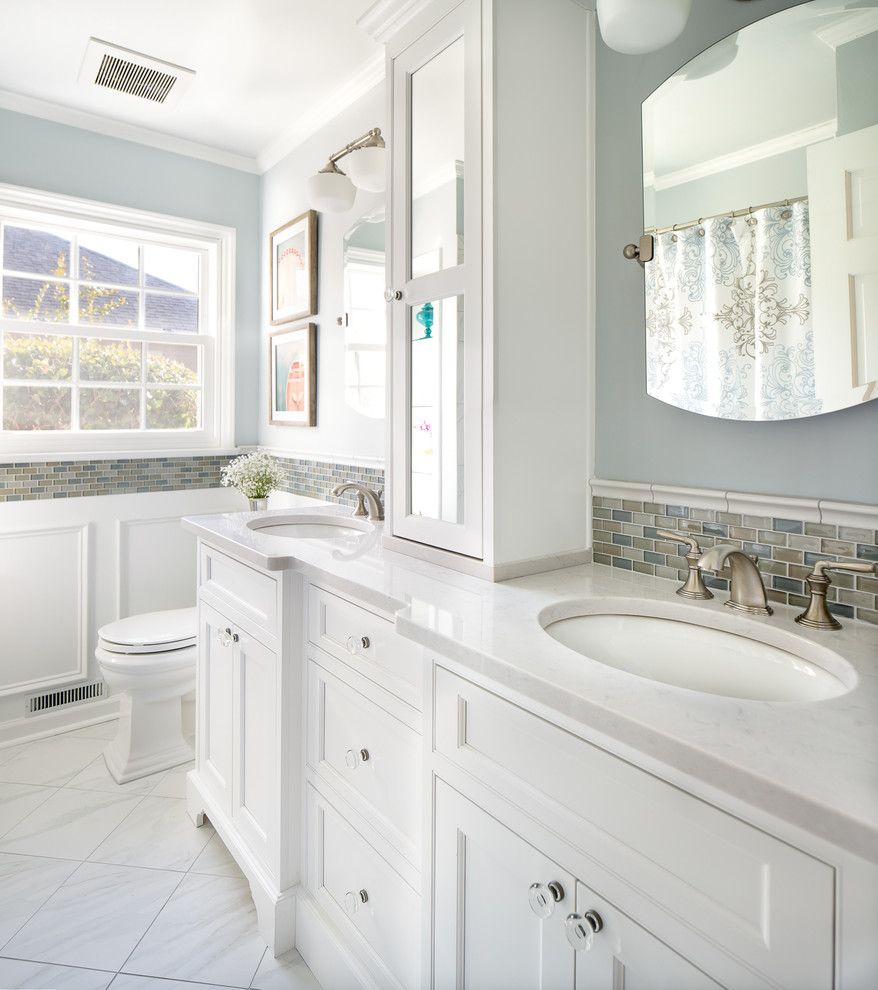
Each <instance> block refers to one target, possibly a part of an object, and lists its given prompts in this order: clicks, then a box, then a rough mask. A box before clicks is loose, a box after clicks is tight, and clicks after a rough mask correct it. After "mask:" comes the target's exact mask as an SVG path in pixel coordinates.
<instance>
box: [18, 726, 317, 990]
mask: <svg viewBox="0 0 878 990" xmlns="http://www.w3.org/2000/svg"><path fill="white" fill-rule="evenodd" d="M114 732H115V724H114V723H113V722H105V723H101V724H99V725H95V726H89V727H87V728H83V729H77V730H75V731H72V732H66V733H63V734H61V735H57V736H53V737H51V738H49V739H41V740H38V741H35V742H30V743H25V744H23V745H20V746H12V747H7V748H5V749H0V988H2V990H12V988H19V987H29V988H34V990H107V988H108V987H112V988H113V990H210V987H234V988H241V990H244V988H247V990H249V988H253V990H320V987H319V986H318V984H317V981H316V980H315V978H314V976H313V975H312V973H311V971H310V970H309V969H308V967H307V966H306V964H305V962H304V960H303V959H302V957H301V956H300V955H299V954H298V953H297V952H295V951H293V952H290V953H288V954H287V955H286V956H283V957H282V958H280V959H274V958H273V957H272V956H271V955H270V954H269V953H268V951H267V950H266V947H265V944H264V943H263V941H262V940H261V939H260V937H259V933H258V931H257V928H256V911H255V909H254V907H253V901H252V899H251V897H250V888H249V886H248V884H247V881H246V880H245V879H244V877H243V875H242V873H241V871H240V870H239V869H238V867H237V865H236V864H235V862H234V860H233V859H232V857H231V856H230V855H229V853H228V851H227V850H226V848H225V846H224V845H223V843H222V841H221V840H220V837H219V836H218V835H217V834H216V833H215V832H214V830H213V829H212V828H211V827H210V825H209V824H205V825H204V826H203V827H202V828H200V829H196V828H195V827H194V826H193V825H192V822H191V821H190V820H189V817H188V816H187V814H186V802H185V800H184V796H185V788H186V771H187V770H188V769H189V768H188V767H179V768H176V769H174V770H169V771H166V772H164V773H158V774H154V775H152V776H151V777H146V778H144V779H142V780H136V781H132V782H131V783H129V784H123V785H121V786H120V785H119V784H117V783H116V782H115V781H114V780H113V779H112V777H111V776H110V774H109V773H108V772H107V769H106V766H105V765H104V758H103V755H102V752H103V748H104V746H105V745H106V740H107V739H109V738H111V737H112V735H113V733H114Z"/></svg>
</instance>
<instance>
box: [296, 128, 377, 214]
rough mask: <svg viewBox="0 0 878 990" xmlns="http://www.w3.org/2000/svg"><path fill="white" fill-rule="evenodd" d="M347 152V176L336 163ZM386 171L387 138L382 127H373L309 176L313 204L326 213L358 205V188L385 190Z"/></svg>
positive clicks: (309, 192) (340, 211)
mask: <svg viewBox="0 0 878 990" xmlns="http://www.w3.org/2000/svg"><path fill="white" fill-rule="evenodd" d="M347 155H350V159H349V160H348V162H347V169H348V174H347V175H346V174H345V173H344V172H342V170H341V169H340V168H339V167H338V165H337V164H336V163H337V162H339V161H340V160H341V159H342V158H344V157H346V156H347ZM385 174H386V173H385V164H384V138H383V137H382V136H381V128H380V127H373V128H372V129H371V130H370V131H366V133H365V134H362V135H361V136H360V137H358V138H356V140H354V141H351V142H350V144H346V145H345V146H344V147H343V148H342V149H341V150H340V151H336V152H335V154H333V155H330V156H329V161H328V162H327V163H326V165H324V166H323V168H322V169H320V171H319V172H318V173H317V174H316V175H312V176H311V178H310V179H308V198H309V200H310V202H311V207H312V208H313V209H315V210H322V211H323V212H324V213H345V212H346V211H347V210H349V209H350V208H351V207H352V206H353V205H354V197H355V196H356V195H357V189H362V190H364V191H365V192H383V191H384V181H385Z"/></svg>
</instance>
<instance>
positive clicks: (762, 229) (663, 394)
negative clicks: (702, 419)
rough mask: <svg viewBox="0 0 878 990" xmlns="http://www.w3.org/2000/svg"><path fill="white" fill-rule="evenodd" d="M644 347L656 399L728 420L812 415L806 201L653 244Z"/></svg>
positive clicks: (708, 223)
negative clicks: (653, 254)
mask: <svg viewBox="0 0 878 990" xmlns="http://www.w3.org/2000/svg"><path fill="white" fill-rule="evenodd" d="M646 340H647V388H648V392H649V394H650V395H652V396H654V397H655V398H657V399H662V400H663V401H665V402H669V403H671V404H672V405H675V406H679V407H680V408H682V409H689V410H691V411H692V412H698V413H703V414H704V415H707V416H721V417H723V418H726V419H789V418H792V417H796V416H812V415H814V414H815V413H819V412H820V411H821V402H820V400H819V399H818V398H817V395H816V388H815V379H814V338H813V333H812V328H811V250H810V236H809V230H808V203H807V200H799V201H798V202H795V203H792V204H790V205H788V206H786V205H784V206H771V207H766V208H764V209H761V210H754V211H753V212H752V213H751V214H748V215H746V216H739V217H728V216H725V217H716V218H713V219H709V220H704V221H703V222H702V223H699V224H698V225H696V226H694V227H688V228H686V229H685V230H679V231H668V232H666V233H662V234H659V235H657V236H656V238H655V258H654V260H653V261H652V262H650V263H649V264H647V266H646Z"/></svg>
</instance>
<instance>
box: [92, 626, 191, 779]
mask: <svg viewBox="0 0 878 990" xmlns="http://www.w3.org/2000/svg"><path fill="white" fill-rule="evenodd" d="M195 635H196V618H195V609H194V608H179V609H173V610H172V611H168V612H145V613H144V614H142V615H131V616H129V617H128V618H126V619H119V620H117V621H116V622H110V623H109V624H108V625H106V626H102V627H101V628H100V629H99V630H98V646H97V649H96V650H95V657H96V658H97V661H98V663H99V664H100V667H101V672H102V674H103V677H104V680H105V681H106V682H107V684H108V685H109V687H110V690H111V691H112V693H113V694H123V695H125V697H124V698H123V700H122V713H121V715H120V718H119V731H118V733H117V734H116V737H115V738H114V739H113V740H112V742H110V743H109V745H108V746H107V748H106V749H105V750H104V758H105V759H106V761H107V769H108V770H109V771H110V773H111V774H112V775H113V777H114V779H115V780H116V781H117V782H118V783H120V784H124V783H125V782H126V781H129V780H135V779H137V778H138V777H145V776H146V775H147V774H151V773H155V772H156V771H157V770H167V769H169V768H170V767H176V766H179V765H180V764H181V763H187V762H188V761H189V760H191V759H193V756H194V753H193V750H192V743H191V739H192V728H193V727H192V717H191V716H192V709H193V699H194V692H195Z"/></svg>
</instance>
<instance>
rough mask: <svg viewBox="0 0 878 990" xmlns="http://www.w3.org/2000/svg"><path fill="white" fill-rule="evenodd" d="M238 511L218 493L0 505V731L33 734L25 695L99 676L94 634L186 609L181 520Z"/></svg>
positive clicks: (189, 546) (190, 585)
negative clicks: (146, 615)
mask: <svg viewBox="0 0 878 990" xmlns="http://www.w3.org/2000/svg"><path fill="white" fill-rule="evenodd" d="M245 506H246V502H245V501H244V499H243V498H242V497H241V496H240V495H239V494H238V493H237V492H235V491H232V490H230V489H227V488H211V489H200V490H192V491H179V492H142V493H134V494H130V495H103V496H97V497H93V498H91V497H90V498H64V499H45V500H37V501H32V502H6V503H3V504H2V505H0V630H2V640H0V729H2V727H3V726H4V725H6V726H9V725H10V723H12V722H16V721H17V720H20V722H19V723H17V724H19V725H21V726H23V728H20V729H16V730H15V732H14V733H13V735H14V736H17V735H21V734H22V733H23V732H25V730H26V734H28V735H33V734H34V733H37V732H39V731H40V730H39V725H38V723H39V722H40V721H41V718H43V717H45V716H34V717H32V718H27V719H25V718H23V716H24V715H25V707H26V697H27V696H28V695H30V694H33V693H36V692H42V691H49V690H52V689H54V688H55V687H60V686H70V685H73V684H76V683H77V682H80V681H83V680H85V679H98V678H99V677H100V670H99V668H98V665H97V662H96V661H95V659H94V650H95V645H96V641H97V630H98V629H99V628H100V627H101V626H102V625H105V624H106V623H108V622H112V621H113V620H114V619H117V618H119V617H120V616H124V615H131V614H133V613H135V612H142V611H153V610H157V609H166V608H184V607H185V606H187V605H192V604H194V601H195V539H194V537H193V536H192V535H191V534H189V533H188V532H186V531H185V530H184V529H183V527H182V526H181V525H180V519H181V518H182V517H183V516H190V515H204V514H207V513H211V512H231V511H241V510H243V509H244V508H245ZM25 723H26V725H25ZM0 737H3V733H2V732H0Z"/></svg>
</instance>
